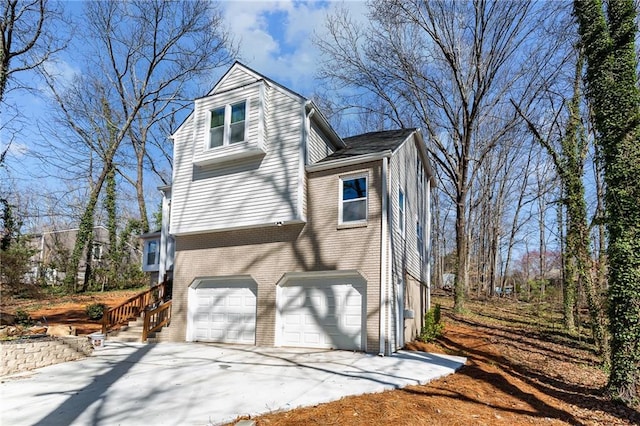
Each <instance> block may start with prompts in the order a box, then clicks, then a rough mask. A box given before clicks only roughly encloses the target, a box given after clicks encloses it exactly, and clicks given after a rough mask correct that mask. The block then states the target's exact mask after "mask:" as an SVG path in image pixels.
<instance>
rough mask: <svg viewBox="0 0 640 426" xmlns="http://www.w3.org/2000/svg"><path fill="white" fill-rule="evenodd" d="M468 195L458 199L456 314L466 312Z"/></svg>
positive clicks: (463, 194)
mask: <svg viewBox="0 0 640 426" xmlns="http://www.w3.org/2000/svg"><path fill="white" fill-rule="evenodd" d="M465 198H466V193H464V192H463V191H459V193H458V195H457V199H456V261H457V263H456V265H457V268H456V279H455V284H454V288H453V291H454V296H453V297H454V305H453V310H454V312H456V313H462V312H464V310H465V306H464V305H465V304H464V302H465V299H466V295H467V279H466V278H467V232H466V231H467V230H466V228H467V224H466V219H467V216H466V205H467V204H466V200H465Z"/></svg>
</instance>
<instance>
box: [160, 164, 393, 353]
mask: <svg viewBox="0 0 640 426" xmlns="http://www.w3.org/2000/svg"><path fill="white" fill-rule="evenodd" d="M362 172H366V173H368V174H369V177H370V180H369V182H370V184H369V197H368V209H369V216H368V222H367V225H366V226H364V227H358V228H344V229H339V227H338V202H339V196H338V190H339V178H340V176H342V175H346V174H351V173H362ZM307 185H308V190H309V194H308V195H309V197H308V199H309V210H308V218H307V219H308V220H307V223H304V224H303V223H301V224H289V225H284V226H265V227H261V228H256V229H253V230H249V229H244V230H236V231H224V232H216V233H208V234H198V235H185V236H178V237H177V239H176V244H177V247H176V248H177V251H176V263H175V265H176V267H175V275H174V286H173V308H172V310H173V313H172V323H171V326H170V327H169V328H167V329H166V330H165V331H163V333H162V334H163V335H164V334H165V333H167V335H166V336H163V340H164V339H167V340H175V341H183V340H185V339H186V325H187V297H188V289H189V286H190V285H191V283H192V282H193V281H194V280H195V279H196V278H198V277H212V276H233V275H247V274H249V275H251V277H252V278H253V279H254V280H255V281H256V282H257V283H258V305H257V324H256V344H257V345H273V344H274V343H275V322H276V318H275V307H276V283H278V281H279V280H280V279H281V278H282V276H283V275H284V274H285V273H287V272H307V271H331V270H357V271H358V272H359V273H360V274H361V275H362V276H363V277H364V278H365V279H366V280H367V290H366V302H365V303H366V313H367V319H366V333H367V338H366V341H367V351H369V352H377V351H378V348H379V340H378V339H379V335H378V334H379V310H378V306H379V302H380V238H381V234H380V232H381V226H380V224H381V168H380V163H379V162H376V163H368V164H366V165H358V166H352V167H348V168H342V169H335V170H328V171H321V172H314V173H310V174H309V176H308V180H307Z"/></svg>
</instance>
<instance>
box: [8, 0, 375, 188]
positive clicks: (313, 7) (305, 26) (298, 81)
mask: <svg viewBox="0 0 640 426" xmlns="http://www.w3.org/2000/svg"><path fill="white" fill-rule="evenodd" d="M61 4H62V5H63V7H64V9H65V10H66V11H67V12H68V13H71V14H73V15H76V16H78V15H79V14H80V13H81V11H82V1H65V2H62V3H61ZM219 6H220V8H221V10H222V11H223V14H224V16H225V21H226V24H227V25H228V28H229V31H230V33H231V34H232V35H233V38H234V39H235V41H236V43H237V44H238V46H239V57H238V59H239V60H240V61H241V62H243V63H244V64H246V65H248V66H250V67H252V68H254V69H255V70H256V71H258V72H260V73H261V74H264V75H266V76H268V77H270V78H272V79H273V80H275V81H277V82H278V83H280V84H283V85H284V86H287V87H289V88H291V89H292V90H294V91H296V92H298V93H300V94H302V95H306V96H311V95H312V94H313V93H314V92H315V91H316V90H317V89H322V87H320V86H321V83H320V82H318V81H317V80H316V79H315V75H316V73H317V70H318V64H319V52H318V49H317V48H316V46H315V45H314V44H313V38H314V37H316V38H322V37H323V33H324V31H325V30H324V22H325V19H326V15H327V13H331V11H333V10H334V9H335V8H336V7H346V8H348V9H350V10H351V11H352V13H353V15H354V17H356V18H357V19H362V20H365V19H366V18H365V12H366V4H365V3H364V2H363V1H347V2H342V1H340V2H336V1H322V2H320V1H256V0H253V1H244V0H234V1H222V2H219ZM65 31H67V30H66V29H63V28H61V29H60V33H61V34H65ZM82 54H83V52H82V51H73V52H64V53H63V54H62V55H60V56H59V57H58V60H57V61H56V62H55V63H50V64H48V67H49V68H50V69H55V70H56V72H57V73H59V74H60V75H62V76H63V77H65V78H68V79H71V78H72V77H73V76H74V75H76V74H77V73H79V72H80V66H79V64H80V62H79V61H81V60H82ZM225 71H226V69H221V70H219V71H218V72H219V75H215V76H212V81H215V79H217V78H219V77H220V76H221V75H222V74H223V73H224V72H225ZM19 78H20V80H22V81H25V82H28V83H29V84H30V85H31V86H36V89H43V88H42V87H38V84H39V83H35V82H34V80H33V79H32V77H31V76H30V75H29V74H28V72H25V73H22V75H20V76H19ZM44 93H45V90H36V91H35V92H34V93H30V92H26V91H12V92H9V93H8V94H7V99H6V100H7V101H8V103H10V104H13V105H15V106H16V107H17V108H18V109H19V110H20V111H21V114H23V116H24V119H23V120H22V122H19V121H18V120H15V119H13V118H12V117H11V115H10V114H8V113H7V112H6V110H5V111H2V113H0V126H3V125H5V124H7V122H9V124H10V125H12V126H13V127H16V126H17V128H18V129H19V131H18V132H12V133H8V132H6V131H2V130H0V149H3V148H4V147H5V146H6V145H7V143H8V142H9V141H11V149H10V152H9V155H8V158H7V161H6V165H7V168H6V169H5V170H4V171H3V175H2V177H3V179H5V176H6V177H9V181H10V182H11V183H12V184H13V185H15V189H16V190H17V191H19V192H20V191H21V190H22V189H28V190H29V191H30V192H32V193H33V192H35V193H36V194H38V193H47V192H52V191H54V190H58V189H59V188H60V187H61V186H62V185H64V184H62V183H61V182H59V181H57V180H56V179H52V178H45V176H47V173H46V172H43V171H42V167H41V166H42V164H43V162H40V161H37V160H36V159H35V154H36V153H37V154H42V149H43V148H42V146H45V145H46V143H45V142H46V141H44V140H43V136H42V135H41V133H40V132H39V131H38V128H39V126H47V125H51V120H50V119H49V117H48V115H49V114H48V112H47V100H46V98H45V97H44ZM202 94H203V95H204V93H202ZM11 121H12V122H11ZM45 157H46V155H45ZM44 163H45V164H46V161H45V162H44ZM5 172H6V173H5ZM157 185H158V182H149V188H150V190H149V192H150V196H151V197H153V196H154V190H155V187H156V186H157ZM2 186H3V187H4V186H7V184H3V185H2ZM29 191H27V192H29Z"/></svg>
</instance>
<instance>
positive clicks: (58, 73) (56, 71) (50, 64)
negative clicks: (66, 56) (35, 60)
mask: <svg viewBox="0 0 640 426" xmlns="http://www.w3.org/2000/svg"><path fill="white" fill-rule="evenodd" d="M43 65H44V69H45V71H46V72H47V74H49V75H50V76H51V77H53V78H54V79H55V80H56V81H57V83H59V84H60V85H61V86H63V87H66V86H68V85H69V84H71V83H72V82H73V80H74V79H75V78H76V77H77V76H79V75H80V69H79V68H77V67H74V66H73V65H71V64H70V63H69V62H67V61H64V60H62V59H60V58H55V59H52V60H49V61H47V62H45V63H44V64H43Z"/></svg>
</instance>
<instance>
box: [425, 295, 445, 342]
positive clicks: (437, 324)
mask: <svg viewBox="0 0 640 426" xmlns="http://www.w3.org/2000/svg"><path fill="white" fill-rule="evenodd" d="M440 309H441V307H440V304H436V306H435V307H433V308H431V309H429V310H428V311H427V312H426V314H425V316H424V327H422V332H421V333H420V340H422V341H423V342H433V341H434V340H436V339H437V338H438V337H440V336H442V331H443V330H444V324H443V323H442V322H441V313H440Z"/></svg>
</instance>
